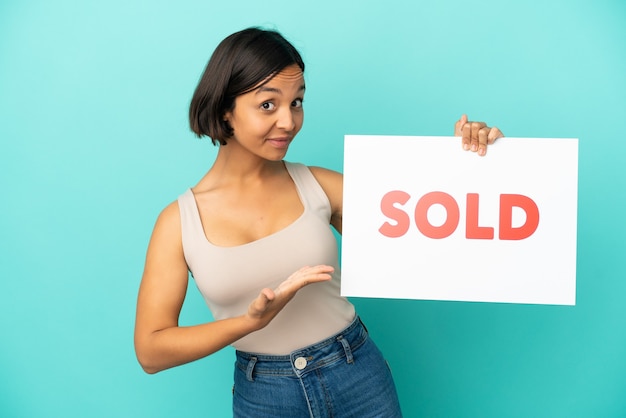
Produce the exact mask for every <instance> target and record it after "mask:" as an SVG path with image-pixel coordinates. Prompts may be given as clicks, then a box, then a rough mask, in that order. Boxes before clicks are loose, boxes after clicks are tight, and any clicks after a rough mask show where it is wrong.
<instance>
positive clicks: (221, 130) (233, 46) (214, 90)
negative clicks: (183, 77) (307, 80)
mask: <svg viewBox="0 0 626 418" xmlns="http://www.w3.org/2000/svg"><path fill="white" fill-rule="evenodd" d="M293 64H296V65H298V66H299V67H300V69H301V70H302V71H303V72H304V62H303V61H302V57H301V56H300V54H299V53H298V51H297V50H296V48H294V46H293V45H292V44H291V43H289V41H287V40H286V39H285V38H284V37H283V36H282V35H281V34H280V33H279V32H277V31H274V30H266V29H260V28H248V29H244V30H242V31H240V32H236V33H233V34H232V35H230V36H228V37H226V38H225V39H224V40H223V41H222V42H220V44H219V45H218V46H217V48H216V49H215V51H214V52H213V55H212V56H211V59H209V63H208V64H207V66H206V68H205V70H204V73H203V74H202V77H201V78H200V82H199V83H198V86H197V87H196V90H195V92H194V94H193V98H192V99H191V105H190V106H189V123H190V125H191V130H192V131H193V132H194V133H195V134H196V135H197V136H198V137H202V136H208V137H210V138H211V141H212V142H213V144H214V145H216V144H217V142H218V141H219V143H220V144H221V145H226V139H227V138H230V137H231V136H232V135H233V129H232V127H231V126H230V124H229V123H228V122H227V121H225V120H224V115H225V114H226V112H229V111H231V110H233V108H234V106H235V98H236V97H237V96H239V95H241V94H244V93H247V92H249V91H251V90H253V89H254V88H256V87H257V86H258V85H259V84H260V83H261V82H263V81H264V80H267V79H269V78H271V77H272V76H274V75H276V74H277V73H279V72H280V71H282V70H283V69H284V68H285V67H288V66H290V65H293Z"/></svg>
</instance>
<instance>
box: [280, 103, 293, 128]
mask: <svg viewBox="0 0 626 418" xmlns="http://www.w3.org/2000/svg"><path fill="white" fill-rule="evenodd" d="M277 117H278V119H277V120H276V127H277V128H280V129H283V130H285V131H287V132H290V131H293V130H294V129H295V128H296V119H295V117H294V114H293V110H292V109H291V106H290V107H288V108H283V109H280V110H279V111H278V112H277Z"/></svg>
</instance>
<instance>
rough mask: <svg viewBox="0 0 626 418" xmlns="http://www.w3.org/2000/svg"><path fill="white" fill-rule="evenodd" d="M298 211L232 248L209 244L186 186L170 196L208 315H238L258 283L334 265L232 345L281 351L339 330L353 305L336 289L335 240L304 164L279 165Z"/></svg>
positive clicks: (272, 283) (324, 201) (321, 196)
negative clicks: (279, 226)
mask: <svg viewBox="0 0 626 418" xmlns="http://www.w3.org/2000/svg"><path fill="white" fill-rule="evenodd" d="M285 165H286V167H287V171H288V172H289V175H290V176H291V178H292V179H293V181H294V183H295V185H296V188H297V190H298V194H299V196H300V200H301V201H302V205H303V206H304V211H303V213H302V215H301V216H300V217H299V218H298V219H297V220H295V221H294V222H293V223H292V224H291V225H289V226H287V227H286V228H284V229H282V230H280V231H278V232H276V233H274V234H272V235H269V236H267V237H264V238H261V239H259V240H257V241H254V242H250V243H248V244H244V245H240V246H235V247H219V246H216V245H213V244H211V243H210V242H209V241H208V240H207V238H206V236H205V234H204V229H203V228H202V222H201V220H200V214H199V212H198V207H197V205H196V201H195V198H194V195H193V192H192V191H191V189H188V190H187V191H186V192H185V193H184V194H182V195H181V196H180V197H179V198H178V205H179V208H180V217H181V225H182V239H183V250H184V255H185V260H186V262H187V266H188V267H189V271H190V272H191V274H192V276H193V278H194V279H195V282H196V285H197V286H198V289H199V290H200V292H201V293H202V295H203V297H204V299H205V301H206V303H207V305H208V307H209V309H210V310H211V313H212V314H213V317H214V318H215V319H216V320H219V319H225V318H230V317H234V316H238V315H242V314H244V313H245V312H246V311H247V309H248V305H249V304H250V302H251V301H252V300H254V298H256V297H257V296H258V294H259V292H260V291H261V289H262V288H264V287H269V288H275V287H276V286H278V284H279V283H281V282H282V281H283V280H285V279H286V278H287V277H289V276H290V275H291V274H292V273H293V272H295V271H296V270H298V269H299V268H301V267H303V266H314V265H318V264H327V265H331V266H334V267H335V272H334V273H333V278H332V280H330V281H327V282H322V283H314V284H311V285H309V286H306V287H304V288H303V289H301V290H300V291H299V292H298V293H297V294H296V296H295V297H294V298H293V299H292V300H291V301H290V302H289V303H288V304H287V306H286V307H285V308H284V309H283V310H282V311H281V312H280V313H279V314H278V315H277V316H276V318H274V320H273V321H272V322H271V323H270V324H269V325H268V326H267V327H265V328H263V329H261V330H259V331H256V332H253V333H252V334H249V335H247V336H245V337H243V338H241V339H240V340H238V341H236V342H235V343H234V344H233V346H234V347H235V348H236V349H238V350H242V351H248V352H254V353H262V354H274V355H283V354H289V353H291V352H292V351H294V350H297V349H299V348H302V347H305V346H308V345H310V344H313V343H316V342H318V341H321V340H324V339H326V338H328V337H329V336H331V335H333V334H336V333H337V332H339V331H341V330H342V329H344V328H345V327H347V326H348V325H349V324H350V323H351V322H352V320H353V319H354V316H355V311H354V306H353V305H352V304H351V303H350V302H349V301H348V300H347V299H345V298H343V297H341V296H340V294H339V289H340V281H341V278H340V277H341V275H340V270H339V264H338V255H337V243H336V241H335V237H334V235H333V233H332V230H331V229H330V216H331V209H330V202H329V201H328V197H327V196H326V194H325V193H324V190H323V189H322V188H321V186H320V185H319V183H318V182H317V181H316V180H315V177H314V176H313V174H312V173H311V171H310V170H309V168H308V167H306V166H305V165H302V164H294V163H288V162H285Z"/></svg>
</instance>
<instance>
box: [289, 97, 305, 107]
mask: <svg viewBox="0 0 626 418" xmlns="http://www.w3.org/2000/svg"><path fill="white" fill-rule="evenodd" d="M303 101H304V99H296V100H294V101H293V102H291V106H293V107H298V108H300V107H302V102H303Z"/></svg>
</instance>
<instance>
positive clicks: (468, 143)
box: [454, 115, 504, 157]
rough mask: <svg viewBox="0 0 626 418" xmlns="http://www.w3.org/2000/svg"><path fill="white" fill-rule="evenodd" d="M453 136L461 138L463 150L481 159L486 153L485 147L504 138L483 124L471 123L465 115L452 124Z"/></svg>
mask: <svg viewBox="0 0 626 418" xmlns="http://www.w3.org/2000/svg"><path fill="white" fill-rule="evenodd" d="M454 136H460V137H462V144H463V149H464V150H466V151H468V150H469V151H472V152H477V153H478V155H480V156H481V157H482V156H483V155H485V154H486V153H487V145H491V144H493V143H494V142H495V141H496V139H498V138H502V137H504V134H503V133H502V132H501V131H500V129H498V128H496V127H493V128H491V127H489V126H487V124H486V123H485V122H472V121H468V120H467V115H463V116H461V119H459V120H458V121H457V122H456V123H455V124H454Z"/></svg>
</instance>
